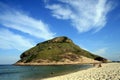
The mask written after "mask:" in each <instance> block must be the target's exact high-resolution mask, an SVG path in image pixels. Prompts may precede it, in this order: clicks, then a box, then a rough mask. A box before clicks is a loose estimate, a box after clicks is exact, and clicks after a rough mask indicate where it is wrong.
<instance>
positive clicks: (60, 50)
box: [15, 36, 107, 65]
mask: <svg viewBox="0 0 120 80" xmlns="http://www.w3.org/2000/svg"><path fill="white" fill-rule="evenodd" d="M20 58H21V59H20V60H19V61H17V62H16V63H15V65H66V64H83V63H99V62H106V61H107V59H105V58H103V57H101V56H98V55H95V54H92V53H90V52H89V51H86V50H84V49H82V48H80V47H79V46H77V45H76V44H74V42H73V41H72V40H71V39H69V38H68V37H66V36H61V37H56V38H53V39H51V40H47V41H44V42H41V43H38V44H37V45H36V46H34V47H32V48H31V49H29V50H27V51H25V52H23V53H22V54H21V55H20Z"/></svg>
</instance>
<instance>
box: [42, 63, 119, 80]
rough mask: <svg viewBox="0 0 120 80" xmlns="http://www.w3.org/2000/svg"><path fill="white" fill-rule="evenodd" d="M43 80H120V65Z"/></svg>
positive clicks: (104, 65)
mask: <svg viewBox="0 0 120 80" xmlns="http://www.w3.org/2000/svg"><path fill="white" fill-rule="evenodd" d="M42 80H120V63H103V64H102V67H99V68H98V67H92V68H88V69H85V70H81V71H77V72H73V73H69V74H65V75H61V76H56V77H50V78H44V79H42Z"/></svg>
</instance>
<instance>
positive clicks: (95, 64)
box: [93, 63, 102, 68]
mask: <svg viewBox="0 0 120 80" xmlns="http://www.w3.org/2000/svg"><path fill="white" fill-rule="evenodd" d="M93 66H94V67H95V66H97V67H98V68H99V67H102V65H101V63H93Z"/></svg>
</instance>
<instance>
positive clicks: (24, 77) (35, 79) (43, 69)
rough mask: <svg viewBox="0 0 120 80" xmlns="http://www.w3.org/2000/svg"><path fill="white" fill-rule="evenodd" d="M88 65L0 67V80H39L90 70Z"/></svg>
mask: <svg viewBox="0 0 120 80" xmlns="http://www.w3.org/2000/svg"><path fill="white" fill-rule="evenodd" d="M90 67H91V66H90V65H61V66H60V65H59V66H13V65H0V80H40V79H41V78H47V77H51V76H58V75H62V74H66V73H70V72H73V71H78V70H82V69H87V68H90Z"/></svg>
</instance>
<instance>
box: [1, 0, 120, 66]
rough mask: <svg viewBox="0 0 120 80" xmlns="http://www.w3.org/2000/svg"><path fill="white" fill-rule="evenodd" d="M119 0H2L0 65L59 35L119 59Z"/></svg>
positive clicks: (86, 47)
mask: <svg viewBox="0 0 120 80" xmlns="http://www.w3.org/2000/svg"><path fill="white" fill-rule="evenodd" d="M119 9H120V1H119V0H0V64H13V63H15V62H16V61H17V60H19V59H20V58H19V56H20V54H21V53H22V52H24V51H25V50H27V49H29V48H31V47H33V46H35V45H36V44H37V43H39V42H43V41H45V40H48V39H51V38H54V37H56V36H68V37H69V38H70V39H72V40H73V41H74V42H75V44H77V45H79V46H80V47H81V48H83V49H86V50H88V51H90V52H92V53H94V54H97V55H100V56H103V57H105V58H107V59H110V60H120V37H119V35H120V27H119V26H120V10H119Z"/></svg>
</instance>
